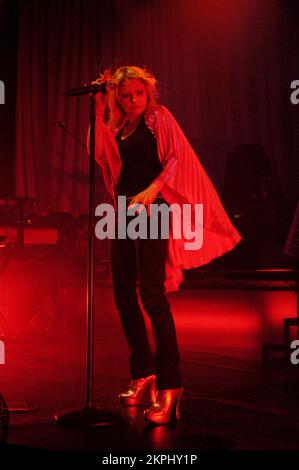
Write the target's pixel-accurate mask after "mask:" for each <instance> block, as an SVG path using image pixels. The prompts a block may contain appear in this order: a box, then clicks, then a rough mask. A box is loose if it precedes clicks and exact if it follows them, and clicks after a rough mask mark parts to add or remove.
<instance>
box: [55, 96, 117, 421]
mask: <svg viewBox="0 0 299 470" xmlns="http://www.w3.org/2000/svg"><path fill="white" fill-rule="evenodd" d="M98 91H100V90H99V89H93V90H91V91H90V89H89V88H88V87H86V92H85V94H87V93H89V94H90V160H89V228H88V272H87V299H86V300H87V340H86V341H87V344H86V401H85V406H84V407H83V408H80V409H72V410H67V411H63V412H60V413H56V414H55V415H54V420H55V421H56V422H57V423H59V424H64V425H69V426H108V425H111V424H114V423H116V422H117V421H118V419H119V416H118V412H117V411H115V410H107V409H103V408H98V407H96V406H95V405H94V399H93V362H94V361H93V359H94V259H95V231H94V212H95V178H94V176H95V93H97V92H98ZM66 94H67V95H68V96H77V95H81V94H83V93H82V89H78V93H77V95H76V94H75V93H74V89H73V90H71V94H68V93H66Z"/></svg>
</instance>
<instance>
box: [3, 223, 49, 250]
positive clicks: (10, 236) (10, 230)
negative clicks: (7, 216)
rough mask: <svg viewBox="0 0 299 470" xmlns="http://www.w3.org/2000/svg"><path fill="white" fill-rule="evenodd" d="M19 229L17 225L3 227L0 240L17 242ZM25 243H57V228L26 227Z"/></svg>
mask: <svg viewBox="0 0 299 470" xmlns="http://www.w3.org/2000/svg"><path fill="white" fill-rule="evenodd" d="M18 233H19V229H18V228H17V227H1V226H0V240H1V241H2V242H5V243H9V244H11V243H16V242H17V240H18ZM23 233H24V245H56V244H57V242H58V230H57V228H50V227H26V226H25V227H24V232H23Z"/></svg>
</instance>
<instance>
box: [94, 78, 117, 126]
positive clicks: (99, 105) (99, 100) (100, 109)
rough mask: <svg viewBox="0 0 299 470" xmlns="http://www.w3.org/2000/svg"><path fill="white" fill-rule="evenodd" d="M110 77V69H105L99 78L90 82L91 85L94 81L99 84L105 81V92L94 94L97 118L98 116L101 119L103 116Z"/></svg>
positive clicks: (109, 86) (109, 88)
mask: <svg viewBox="0 0 299 470" xmlns="http://www.w3.org/2000/svg"><path fill="white" fill-rule="evenodd" d="M111 78H112V77H111V74H110V71H109V70H105V72H104V73H103V74H101V75H100V76H99V78H97V79H96V80H94V81H93V82H91V84H92V85H93V84H95V83H99V84H102V83H107V86H106V91H105V92H104V91H99V92H98V93H96V95H95V105H96V116H97V117H98V118H99V117H100V118H101V119H103V117H104V112H105V108H106V106H107V101H108V94H109V92H110V91H111V85H110V84H109V82H110V80H111Z"/></svg>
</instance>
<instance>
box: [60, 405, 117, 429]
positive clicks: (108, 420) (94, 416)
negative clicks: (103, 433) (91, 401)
mask: <svg viewBox="0 0 299 470" xmlns="http://www.w3.org/2000/svg"><path fill="white" fill-rule="evenodd" d="M119 420H120V416H119V411H116V410H108V409H103V408H97V407H94V406H90V407H89V406H86V407H84V408H79V409H71V410H67V411H62V412H61V413H56V414H55V415H54V421H56V423H58V424H62V425H63V426H73V427H92V426H94V427H95V426H111V425H114V424H116V423H117V422H118V421H119Z"/></svg>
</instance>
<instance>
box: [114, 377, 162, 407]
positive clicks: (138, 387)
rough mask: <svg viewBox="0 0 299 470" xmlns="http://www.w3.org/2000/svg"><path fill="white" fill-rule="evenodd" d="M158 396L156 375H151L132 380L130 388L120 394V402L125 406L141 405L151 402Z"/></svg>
mask: <svg viewBox="0 0 299 470" xmlns="http://www.w3.org/2000/svg"><path fill="white" fill-rule="evenodd" d="M155 398H156V376H155V375H149V376H148V377H143V378H140V379H134V380H131V384H130V387H129V389H128V390H126V391H125V392H123V393H120V394H119V401H120V404H121V405H123V406H140V405H143V404H150V403H153V402H154V401H155Z"/></svg>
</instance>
